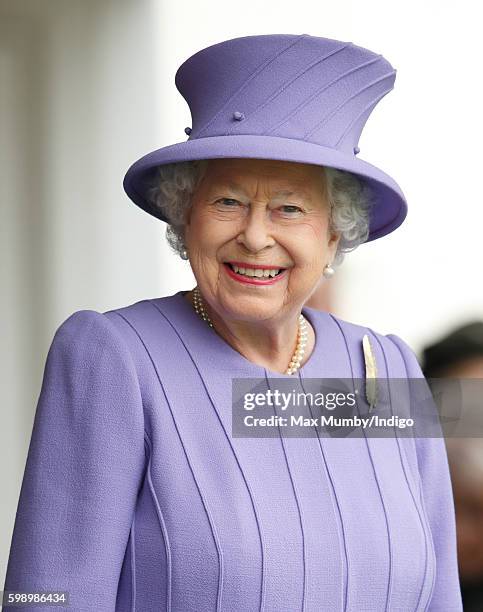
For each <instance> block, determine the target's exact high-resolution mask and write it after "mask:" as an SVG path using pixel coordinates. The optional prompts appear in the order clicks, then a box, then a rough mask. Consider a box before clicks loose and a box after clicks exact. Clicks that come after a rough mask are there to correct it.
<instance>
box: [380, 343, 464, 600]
mask: <svg viewBox="0 0 483 612" xmlns="http://www.w3.org/2000/svg"><path fill="white" fill-rule="evenodd" d="M387 337H388V338H390V339H391V340H392V341H393V342H394V343H395V344H396V345H397V346H398V348H399V350H400V351H401V354H402V356H403V359H404V362H405V364H406V370H407V375H408V378H410V379H414V378H424V374H423V372H422V370H421V367H420V365H419V363H418V360H417V358H416V355H415V354H414V352H413V351H412V349H411V348H410V347H409V345H408V344H407V343H406V342H404V341H403V340H402V339H401V338H399V337H398V336H396V335H395V334H388V336H387ZM435 410H436V406H435ZM435 416H436V414H435ZM433 431H434V430H433ZM415 444H416V452H417V460H418V466H419V473H420V476H421V483H422V491H423V498H424V505H425V508H426V513H427V516H428V520H429V524H430V528H431V533H432V538H433V543H434V549H435V555H436V577H435V583H434V590H433V595H432V598H431V602H430V604H429V607H428V608H427V611H428V612H462V610H463V604H462V598H461V590H460V582H459V574H458V558H457V546H456V520H455V508H454V501H453V491H452V485H451V478H450V471H449V465H448V457H447V452H446V445H445V442H444V438H443V437H422V436H421V437H415Z"/></svg>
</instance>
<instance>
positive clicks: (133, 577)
mask: <svg viewBox="0 0 483 612" xmlns="http://www.w3.org/2000/svg"><path fill="white" fill-rule="evenodd" d="M135 521H136V513H134V516H133V519H132V524H131V597H132V600H131V612H136V547H135V545H134V540H135Z"/></svg>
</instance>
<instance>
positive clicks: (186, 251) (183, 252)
mask: <svg viewBox="0 0 483 612" xmlns="http://www.w3.org/2000/svg"><path fill="white" fill-rule="evenodd" d="M180 257H181V259H188V250H187V249H186V247H185V248H183V249H182V251H181V254H180Z"/></svg>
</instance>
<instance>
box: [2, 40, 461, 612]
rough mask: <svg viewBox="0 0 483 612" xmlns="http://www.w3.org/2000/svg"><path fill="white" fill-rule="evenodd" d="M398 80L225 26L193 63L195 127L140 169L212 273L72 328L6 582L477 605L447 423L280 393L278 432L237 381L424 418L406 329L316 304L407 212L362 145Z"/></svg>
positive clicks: (173, 595)
mask: <svg viewBox="0 0 483 612" xmlns="http://www.w3.org/2000/svg"><path fill="white" fill-rule="evenodd" d="M394 77H395V71H394V69H393V68H392V66H391V65H390V64H389V62H387V60H385V59H384V58H383V57H382V56H381V55H378V54H375V53H373V52H371V51H369V50H367V49H364V48H362V47H358V46H356V45H354V44H352V43H347V42H341V41H337V40H332V39H328V38H320V37H314V36H309V35H308V34H302V35H285V34H284V35H278V34H277V35H275V34H274V35H262V36H248V37H242V38H237V39H233V40H228V41H223V42H221V43H219V44H217V45H213V46H211V47H208V48H207V49H203V50H201V51H199V52H198V53H196V54H195V55H194V56H192V57H191V58H189V59H188V60H187V61H186V62H185V63H184V64H183V65H182V66H181V67H180V68H179V70H178V72H177V74H176V84H177V86H178V89H179V90H180V92H181V93H182V94H183V95H184V96H185V98H186V99H187V100H188V103H189V104H190V107H191V110H192V116H193V128H187V129H186V133H187V134H189V139H188V140H187V141H185V142H181V143H177V144H174V145H170V146H167V147H163V148H161V149H159V150H157V151H153V152H151V153H149V154H147V155H145V156H144V157H142V158H141V159H140V160H138V161H137V162H135V163H134V164H133V165H132V166H131V168H130V169H129V170H128V172H127V174H126V176H125V179H124V186H125V189H126V192H127V194H128V195H129V197H130V198H131V199H132V200H133V201H134V202H135V203H136V204H137V205H138V206H140V207H141V208H142V209H143V210H145V211H146V212H148V213H150V214H152V215H154V216H156V217H157V218H159V219H162V220H163V221H164V222H166V223H167V224H168V232H167V237H168V240H169V242H170V244H171V246H172V247H173V248H174V249H175V251H176V252H178V253H179V254H180V255H181V256H182V257H183V258H184V259H187V260H189V264H190V266H191V268H192V270H193V274H194V276H195V278H196V282H197V284H196V286H195V287H194V288H193V289H192V290H186V291H179V292H178V293H176V294H174V295H170V296H163V297H159V298H155V299H145V300H141V301H139V302H136V303H134V304H130V305H127V306H123V307H119V308H115V309H113V310H110V311H107V312H102V313H101V312H97V311H95V310H81V311H77V312H74V313H73V314H72V315H71V316H70V317H69V318H68V319H67V320H66V321H64V322H63V323H62V324H61V326H60V327H59V329H58V330H57V332H56V334H55V337H54V340H53V342H52V346H51V348H50V351H49V355H48V359H47V363H46V368H45V373H44V379H43V383H42V391H41V394H40V398H39V403H38V407H37V413H36V419H35V423H34V428H33V431H32V438H31V442H30V448H29V455H28V459H27V465H26V468H25V474H24V480H23V483H22V490H21V495H20V499H19V507H18V511H17V516H16V523H15V528H14V534H13V538H12V547H11V553H10V558H9V564H8V569H7V578H6V584H5V589H8V590H12V591H17V592H18V591H23V592H25V591H28V592H33V591H45V590H49V589H50V590H54V589H59V590H62V591H68V592H69V603H70V605H71V606H72V609H74V610H76V611H79V612H81V611H91V610H96V612H108V611H109V612H112V611H113V610H116V612H121V611H128V610H129V611H134V610H136V611H137V612H153V611H154V610H182V611H183V612H228V611H230V612H231V611H242V610H243V611H244V612H245V611H246V612H256V611H259V612H297V611H301V612H302V611H303V612H316V611H317V612H322V611H323V612H346V611H348V610H370V611H371V612H387V611H388V610H404V611H405V612H423V611H430V610H431V611H434V612H436V611H440V610H441V611H442V610H444V611H445V612H461V610H462V605H461V595H460V592H459V584H458V569H457V563H456V538H455V522H454V506H453V500H452V491H451V482H450V479H449V470H448V464H447V459H446V453H445V445H444V440H443V439H442V437H438V436H435V437H434V438H431V437H428V436H427V437H421V438H417V437H416V438H412V437H411V436H406V437H400V436H399V435H398V432H397V431H396V430H395V428H393V429H391V428H389V430H388V431H386V432H385V434H383V435H382V436H381V434H380V433H379V432H378V433H377V434H376V435H371V432H369V433H368V432H366V431H365V430H363V429H361V428H360V426H357V425H356V426H354V427H352V428H350V429H348V430H344V427H342V426H341V427H340V428H338V429H337V431H336V432H334V430H333V429H324V428H323V427H322V428H320V427H314V426H312V424H313V423H315V422H316V420H315V416H316V414H314V412H313V411H314V407H313V406H312V405H311V404H310V403H307V404H303V405H302V406H300V411H298V412H297V417H298V418H299V421H300V420H301V422H303V423H310V424H311V426H310V427H307V428H306V429H310V430H311V434H305V433H304V434H303V435H300V432H299V434H298V435H293V432H292V435H287V436H285V435H283V433H282V431H283V430H282V428H281V427H279V426H278V423H280V422H281V421H280V419H278V418H276V417H279V416H280V407H278V406H277V405H276V404H270V405H269V407H268V408H266V410H267V411H268V413H267V412H265V413H264V414H262V417H266V416H268V418H267V419H266V418H263V419H262V420H263V422H264V426H263V427H262V428H258V429H263V432H262V435H260V431H259V432H258V433H257V432H255V431H254V430H255V429H256V428H255V427H250V431H248V432H243V434H244V435H242V436H240V435H235V434H234V432H233V430H234V429H235V428H234V423H235V424H236V416H237V411H236V408H237V405H238V400H239V394H238V393H236V392H235V391H237V389H239V387H237V386H236V383H237V382H238V383H240V382H241V383H242V385H245V386H246V387H248V388H249V391H250V392H252V391H256V392H257V394H259V393H269V392H273V393H276V391H278V389H274V387H276V386H277V385H278V384H282V385H284V386H285V385H288V386H289V389H288V391H289V393H292V392H293V394H294V397H301V396H302V395H309V394H310V393H312V394H313V395H314V396H317V394H320V393H321V392H323V391H324V390H326V389H327V384H326V381H329V382H330V381H333V380H334V379H336V380H337V379H342V380H343V381H348V383H347V384H348V386H349V392H351V393H353V394H354V397H356V398H357V401H356V402H355V404H356V406H355V408H352V409H354V410H355V409H357V410H356V412H355V413H353V414H351V415H350V416H353V417H354V420H355V419H356V417H358V416H360V415H361V414H363V413H367V412H368V410H371V409H372V408H374V405H376V403H377V408H378V409H380V410H381V411H388V414H389V415H392V414H394V415H396V416H403V417H405V416H408V415H410V416H412V417H413V418H414V419H415V420H416V421H417V420H418V417H419V416H420V414H419V412H418V411H419V407H418V405H417V404H416V403H415V401H414V398H412V396H411V394H410V393H405V392H401V386H400V385H399V386H398V389H399V391H400V392H399V393H398V394H391V393H389V394H386V395H383V396H382V398H381V397H379V396H378V393H377V389H378V383H379V379H396V380H400V379H402V380H403V382H405V381H406V382H407V379H410V378H418V379H419V378H423V375H422V372H421V369H420V368H419V365H418V362H417V360H416V357H415V355H414V353H413V352H412V351H411V349H410V347H409V346H408V345H407V344H406V343H405V342H404V341H403V340H401V339H400V338H399V337H398V336H396V335H394V334H388V335H384V334H381V333H378V332H376V331H373V330H372V329H369V328H367V327H365V326H363V325H359V324H355V323H350V322H348V321H343V320H341V319H339V318H337V317H335V316H333V315H332V314H330V313H328V312H324V311H318V310H315V309H313V308H309V307H307V306H305V303H306V302H307V300H308V299H309V297H310V296H311V295H312V293H313V292H314V290H315V289H316V287H317V285H318V284H319V283H320V282H325V280H326V279H329V278H330V277H331V276H332V275H333V273H334V267H333V266H337V265H340V263H341V262H342V259H343V257H344V254H345V253H347V252H349V251H352V250H354V249H355V248H356V247H357V246H358V245H359V244H361V243H363V242H369V241H371V240H375V239H378V238H380V237H382V236H385V235H387V234H389V233H391V232H392V231H394V230H395V229H396V228H397V227H398V226H399V225H400V224H401V223H402V222H403V220H404V218H405V216H406V209H407V205H406V201H405V198H404V196H403V194H402V192H401V190H400V188H399V186H398V185H397V184H396V183H395V181H394V180H393V179H392V178H391V177H390V176H388V175H387V174H385V173H384V172H382V171H381V170H379V169H378V168H376V167H375V166H372V165H370V164H368V163H366V162H363V161H362V160H360V159H358V158H357V157H356V155H357V153H358V152H359V148H358V146H357V142H358V139H359V135H360V133H361V130H362V128H363V125H364V123H365V121H366V119H367V117H368V116H369V113H370V111H371V110H372V108H373V107H374V106H375V104H376V103H377V102H378V101H379V100H380V99H381V98H382V97H383V96H384V95H385V94H386V93H387V92H388V91H390V89H391V88H392V85H393V82H394ZM253 379H255V382H254V384H253ZM358 380H365V381H366V383H367V384H366V393H365V395H364V393H362V394H357V391H358V384H357V381H358ZM243 388H245V387H243ZM333 390H334V389H333V388H330V387H329V392H332V391H333ZM307 392H308V393H307ZM322 408H323V409H325V408H326V406H325V407H322ZM434 408H435V407H434ZM345 409H346V407H341V406H338V407H337V408H336V409H335V410H334V411H333V412H332V413H331V414H333V415H334V416H338V417H340V416H341V414H342V415H343V416H345V417H347V416H348V415H347V413H346V412H344V413H342V411H343V410H345ZM257 416H258V415H257ZM272 416H273V417H275V418H273V419H270V417H272ZM317 416H318V415H317ZM424 416H425V417H426V416H427V415H424ZM432 416H436V415H435V414H433V415H432ZM272 421H273V422H274V423H277V426H275V427H272V430H271V431H270V433H269V434H268V435H265V432H266V430H267V424H268V423H272ZM349 421H350V419H349ZM232 428H233V430H232ZM235 433H236V432H235ZM23 609H25V607H24V608H23Z"/></svg>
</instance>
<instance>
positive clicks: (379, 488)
mask: <svg viewBox="0 0 483 612" xmlns="http://www.w3.org/2000/svg"><path fill="white" fill-rule="evenodd" d="M329 314H330V316H331V317H332V319H333V320H334V321H335V322H336V324H337V326H338V328H339V330H340V333H341V334H342V336H343V338H344V342H345V346H346V350H347V353H348V355H349V362H350V367H351V374H352V382H353V383H354V366H353V363H352V359H351V354H350V350H349V344H348V341H347V337H346V335H345V332H344V330H343V328H342V325H341V323H340V321H339V320H338V319H337V318H336V317H334V316H333V315H332V314H331V313H329ZM354 392H355V389H354ZM356 405H357V404H356ZM359 416H360V415H359ZM362 433H363V435H364V439H365V442H366V448H367V454H368V456H369V460H370V462H371V467H372V471H373V474H374V481H375V483H376V487H377V490H378V492H379V497H380V499H381V505H382V510H383V513H384V518H385V522H386V532H387V541H388V549H389V576H390V575H391V537H390V532H389V524H388V521H389V519H388V516H387V511H386V505H385V503H384V496H383V495H382V491H381V487H380V485H379V479H378V477H377V471H376V468H375V465H374V460H373V457H372V453H371V448H370V445H369V442H368V440H367V435H366V432H365V431H364V429H363V430H362ZM386 609H387V591H386Z"/></svg>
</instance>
